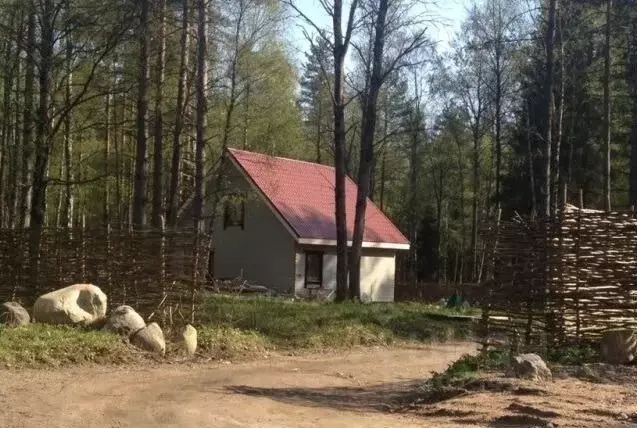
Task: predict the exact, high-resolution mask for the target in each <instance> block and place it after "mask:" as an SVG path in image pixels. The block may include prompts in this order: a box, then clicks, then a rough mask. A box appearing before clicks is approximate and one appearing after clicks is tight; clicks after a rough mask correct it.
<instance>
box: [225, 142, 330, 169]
mask: <svg viewBox="0 0 637 428" xmlns="http://www.w3.org/2000/svg"><path fill="white" fill-rule="evenodd" d="M228 150H229V151H232V152H241V153H249V154H251V155H258V156H266V157H269V158H273V159H281V160H285V161H291V162H300V163H305V164H309V165H314V166H320V167H323V168H329V169H334V167H333V166H331V165H325V164H323V163H317V162H311V161H306V160H301V159H294V158H288V157H285V156H273V155H269V154H267V153H261V152H253V151H250V150H243V149H236V148H234V147H228Z"/></svg>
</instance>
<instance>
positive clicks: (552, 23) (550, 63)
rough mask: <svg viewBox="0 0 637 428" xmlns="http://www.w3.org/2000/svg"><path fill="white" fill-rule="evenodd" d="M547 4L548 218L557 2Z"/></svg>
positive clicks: (549, 207) (546, 118)
mask: <svg viewBox="0 0 637 428" xmlns="http://www.w3.org/2000/svg"><path fill="white" fill-rule="evenodd" d="M547 1H548V2H549V10H548V14H549V15H548V26H547V30H546V76H545V82H544V97H545V99H544V102H545V103H546V104H545V123H544V142H545V144H546V152H545V155H546V159H545V162H546V165H545V167H546V173H545V177H544V179H545V183H544V214H545V215H546V216H547V217H549V216H550V215H551V183H552V182H553V181H552V173H551V162H552V161H551V153H552V139H553V130H552V126H553V68H554V59H553V58H554V52H553V46H554V39H555V27H556V13H557V7H558V5H557V4H558V0H547Z"/></svg>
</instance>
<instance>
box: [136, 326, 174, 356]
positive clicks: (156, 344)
mask: <svg viewBox="0 0 637 428" xmlns="http://www.w3.org/2000/svg"><path fill="white" fill-rule="evenodd" d="M131 343H132V344H133V345H135V346H137V347H138V348H141V349H143V350H145V351H150V352H154V353H156V354H159V355H165V354H166V341H165V340H164V332H163V331H161V327H159V325H158V324H157V323H156V322H153V323H150V324H148V325H147V326H146V327H145V328H143V329H141V330H139V331H138V332H137V333H135V334H134V335H133V336H132V337H131Z"/></svg>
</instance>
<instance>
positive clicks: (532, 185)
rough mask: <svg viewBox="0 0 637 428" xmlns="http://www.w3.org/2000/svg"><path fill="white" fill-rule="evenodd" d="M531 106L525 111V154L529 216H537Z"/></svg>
mask: <svg viewBox="0 0 637 428" xmlns="http://www.w3.org/2000/svg"><path fill="white" fill-rule="evenodd" d="M530 108H531V106H530V103H529V106H528V109H527V111H526V156H527V160H528V166H529V187H530V190H531V218H532V219H534V218H535V217H536V216H537V196H536V194H535V161H534V157H533V148H532V144H531V112H530V111H529V110H530Z"/></svg>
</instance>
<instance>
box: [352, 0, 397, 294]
mask: <svg viewBox="0 0 637 428" xmlns="http://www.w3.org/2000/svg"><path fill="white" fill-rule="evenodd" d="M388 1H389V0H379V3H378V11H377V14H378V15H377V16H376V22H375V39H374V48H373V63H372V70H371V76H370V84H369V93H367V94H366V96H365V107H364V111H363V129H362V133H361V148H360V167H359V169H358V193H357V195H356V215H355V217H354V233H353V236H352V250H351V254H350V257H351V259H350V269H349V271H350V272H349V295H350V298H360V297H361V296H360V264H361V256H362V248H363V238H364V234H365V213H366V211H367V198H368V196H369V194H370V193H369V190H370V184H371V171H372V167H373V165H374V134H375V132H376V120H377V117H376V116H377V103H378V94H379V93H380V89H381V87H382V84H383V81H382V73H383V70H382V67H383V54H384V49H385V28H386V26H385V20H386V17H387V10H388V7H389V4H388Z"/></svg>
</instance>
